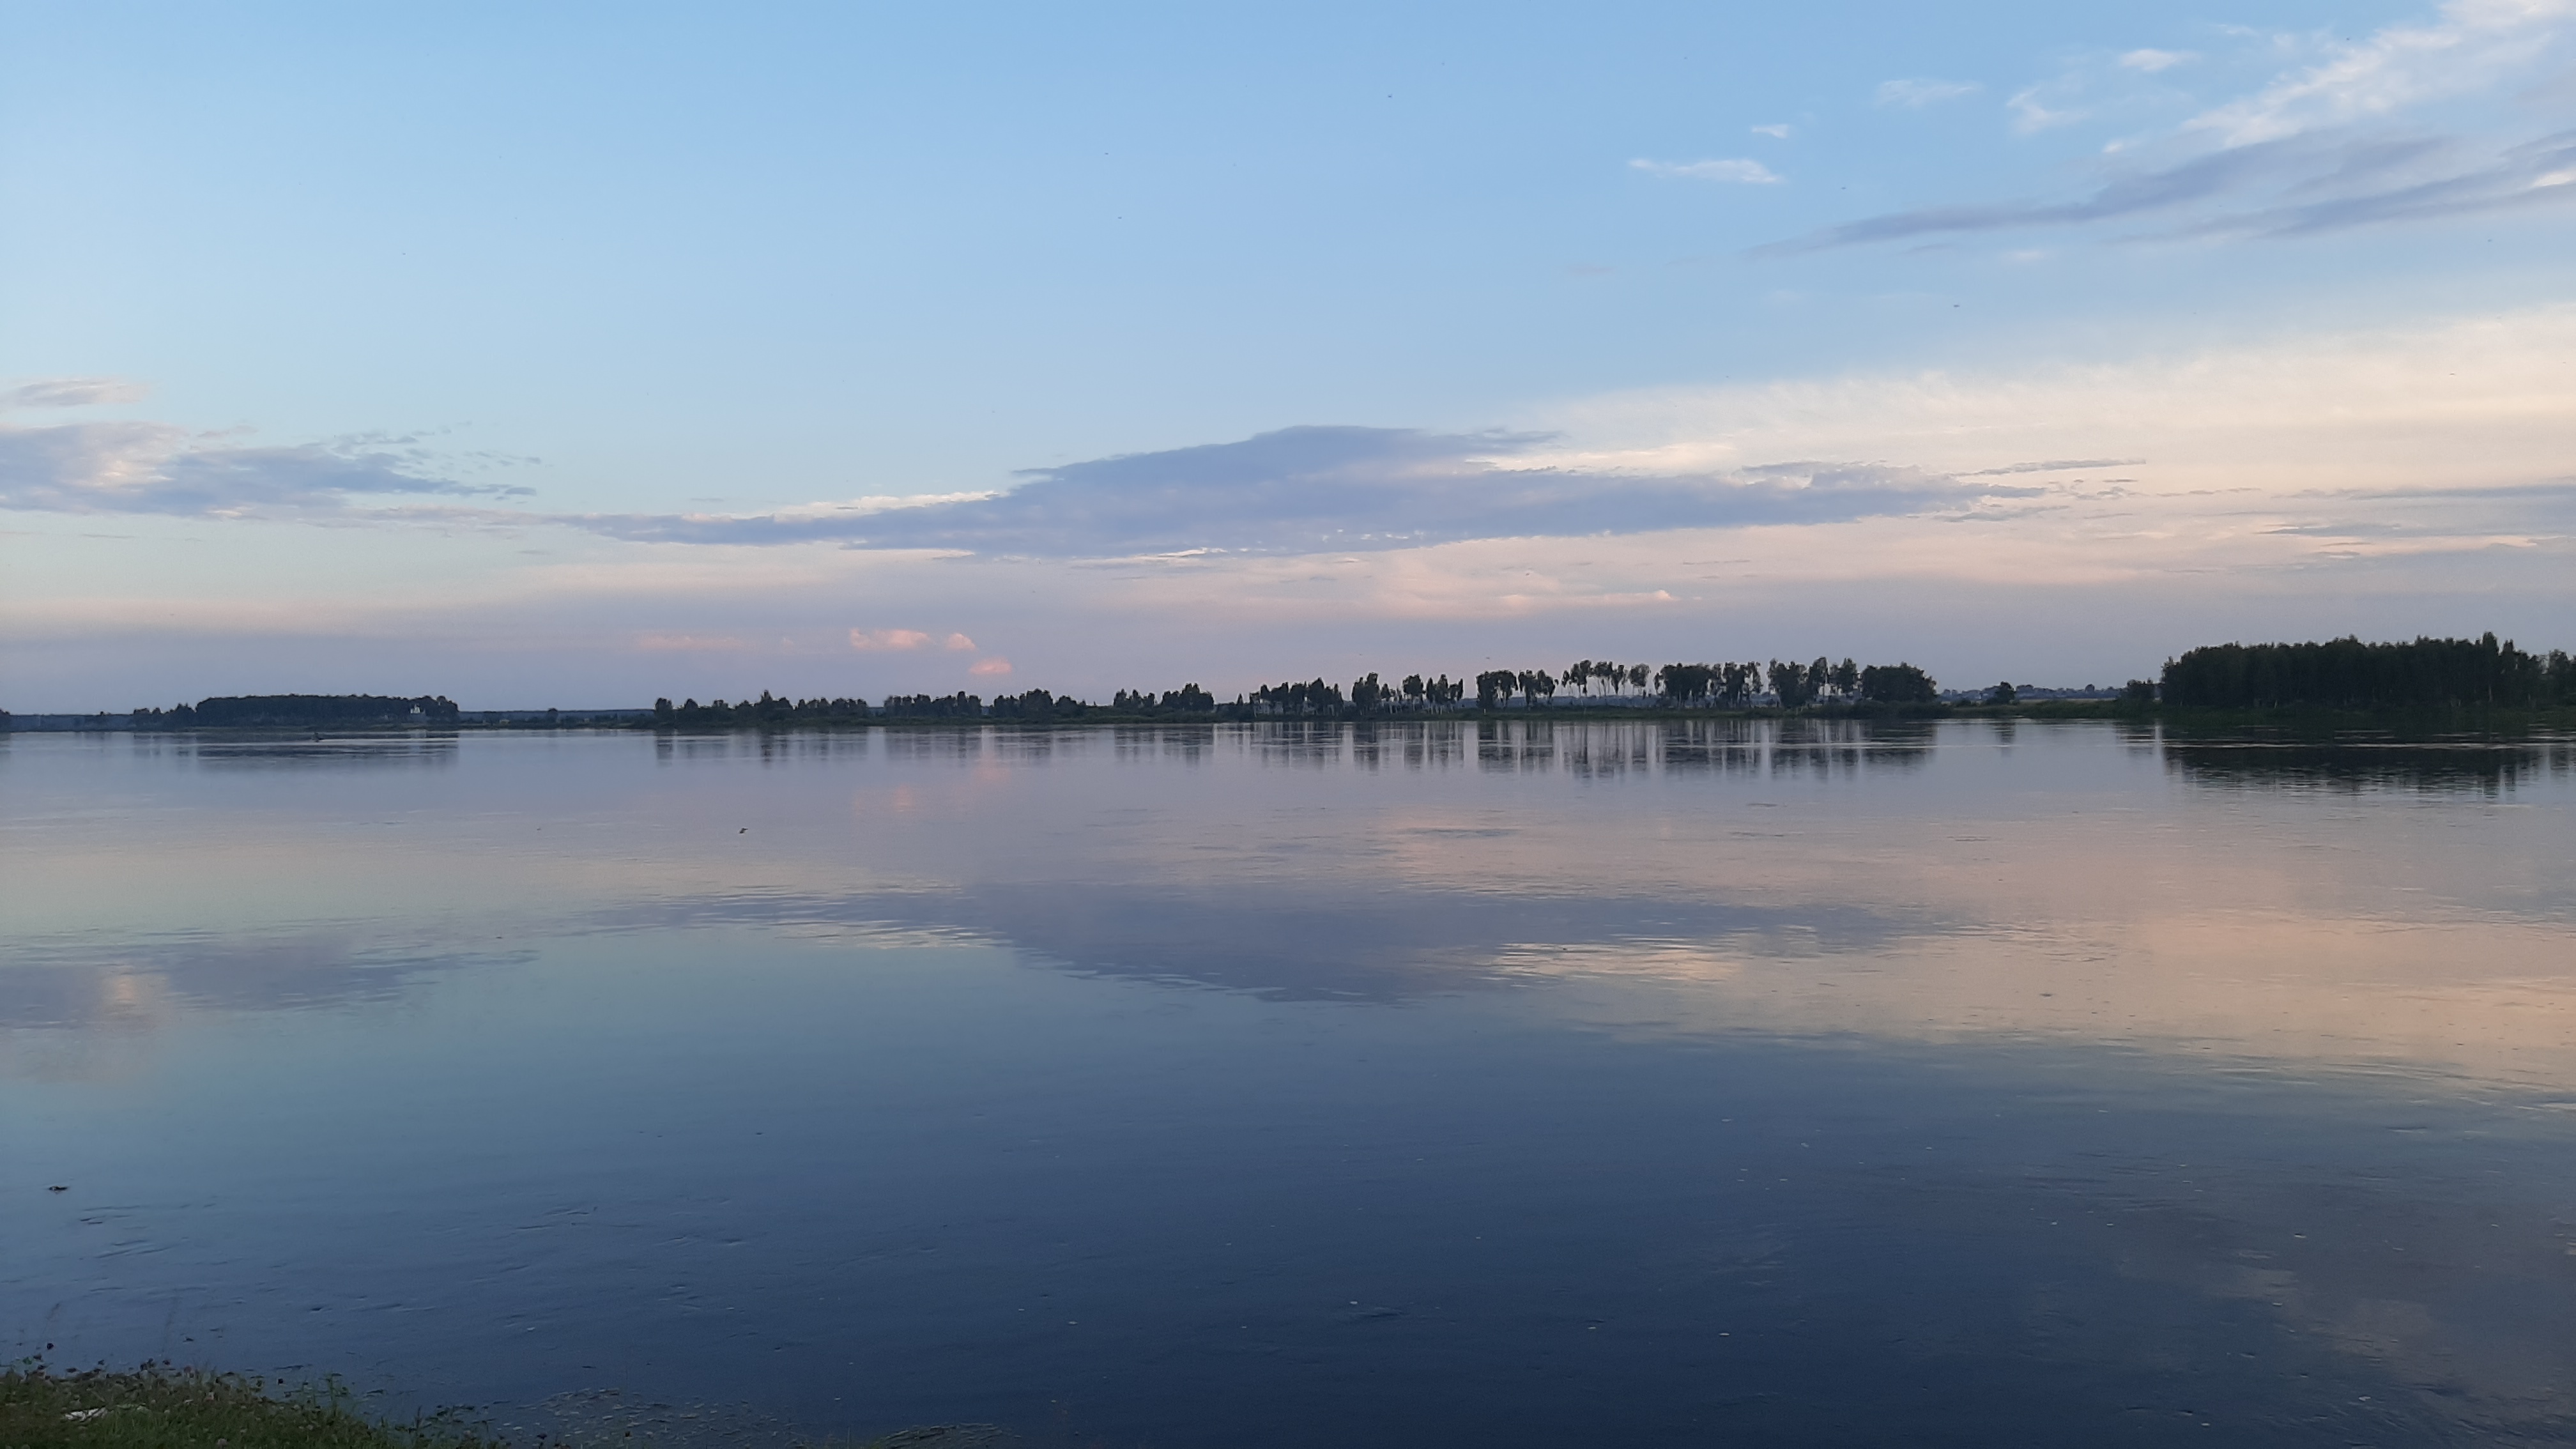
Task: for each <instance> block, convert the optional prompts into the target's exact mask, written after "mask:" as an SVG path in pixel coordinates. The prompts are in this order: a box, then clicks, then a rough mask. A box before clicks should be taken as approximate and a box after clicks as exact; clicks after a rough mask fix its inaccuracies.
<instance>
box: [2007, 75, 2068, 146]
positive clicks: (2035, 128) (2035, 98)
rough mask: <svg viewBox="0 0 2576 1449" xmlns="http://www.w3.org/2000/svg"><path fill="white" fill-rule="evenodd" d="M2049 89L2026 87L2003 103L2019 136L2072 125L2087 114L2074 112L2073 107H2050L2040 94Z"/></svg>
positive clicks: (2046, 87) (2047, 87) (2045, 87)
mask: <svg viewBox="0 0 2576 1449" xmlns="http://www.w3.org/2000/svg"><path fill="white" fill-rule="evenodd" d="M2051 89H2054V87H2050V86H2030V87H2026V88H2025V89H2022V90H2019V91H2015V92H2014V93H2013V95H2012V98H2011V99H2010V100H2007V101H2005V102H2004V105H2005V106H2006V107H2007V108H2009V109H2010V110H2011V111H2012V113H2013V130H2014V131H2016V132H2018V133H2019V134H2021V135H2024V136H2028V135H2031V134H2033V133H2035V132H2039V131H2046V130H2052V129H2054V128H2056V127H2059V126H2068V125H2073V124H2074V123H2075V122H2077V121H2080V120H2083V119H2084V117H2085V115H2086V114H2087V113H2086V112H2083V111H2079V110H2076V109H2074V108H2073V107H2067V108H2064V109H2058V108H2055V107H2052V106H2050V105H2049V104H2048V103H2047V102H2046V101H2045V100H2043V99H2042V98H2041V93H2042V92H2043V91H2047V90H2051Z"/></svg>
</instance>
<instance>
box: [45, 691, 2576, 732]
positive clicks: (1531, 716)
mask: <svg viewBox="0 0 2576 1449" xmlns="http://www.w3.org/2000/svg"><path fill="white" fill-rule="evenodd" d="M490 713H502V712H501V711H491V712H490ZM507 713H509V714H511V715H513V716H519V717H516V718H510V719H501V720H460V721H457V722H455V723H445V722H442V723H438V724H433V725H421V724H351V725H342V726H337V727H320V728H316V727H312V726H302V725H168V724H151V723H142V724H138V723H136V722H135V720H134V718H133V717H132V716H130V715H20V716H16V717H15V718H14V719H12V720H11V721H10V722H9V723H7V724H6V725H0V735H5V734H28V735H39V734H93V735H94V734H142V735H153V736H160V737H175V736H213V737H217V738H235V739H248V738H267V739H306V740H311V739H316V738H319V739H322V740H335V739H363V738H375V739H394V738H403V737H410V736H424V735H426V736H446V735H464V734H503V733H519V734H554V733H562V732H566V731H581V732H585V733H593V734H657V735H672V736H713V735H739V734H771V735H774V734H852V733H857V732H859V731H864V730H871V729H890V730H904V731H921V730H930V731H954V730H981V729H1000V730H1006V731H1009V732H1011V733H1015V734H1030V733H1053V732H1060V731H1070V730H1084V729H1092V728H1097V727H1122V728H1133V727H1139V726H1155V727H1176V726H1177V727H1190V728H1197V727H1213V726H1216V725H1238V724H1301V725H1326V724H1329V725H1346V724H1347V725H1413V724H1487V723H1505V722H1510V721H1521V722H1524V723H1527V722H1537V723H1545V724H1560V723H1561V724H1607V723H1619V722H1623V721H1627V722H1648V721H1652V722H1657V723H1666V722H1673V721H1688V720H1727V721H1761V720H1772V721H1784V722H1786V721H1818V722H1832V723H1844V722H1855V721H1857V722H1925V721H1939V720H1949V719H1983V720H2036V721H2048V720H2127V721H2130V722H2133V723H2139V724H2165V725H2170V726H2177V727H2183V728H2188V729H2206V728H2251V727H2262V728H2282V727H2289V728H2295V729H2300V730H2303V731H2321V730H2322V731H2331V730H2340V729H2385V728H2389V727H2391V726H2404V725H2410V724H2411V725H2417V726H2440V725H2448V726H2452V727H2460V726H2467V727H2471V728H2476V729H2495V728H2505V729H2521V728H2532V727H2540V726H2560V727H2567V728H2576V706H2558V707H2553V708H2537V709H2535V708H2498V707H2489V706H2473V705H2458V706H2449V707H2422V706H2416V707H2405V708H2389V709H2371V710H2360V709H2323V708H2316V707H2312V706H2300V705H2284V706H2279V707H2275V708H2266V709H2226V708H2195V707H2184V706H2174V705H2144V706H2141V705H2138V704H2134V703H2131V702H2128V701H2125V700H2117V699H2107V700H2105V699H2050V700H2034V701H2031V702H2029V703H2025V704H1903V705H1829V706H1821V707H1813V706H1811V707H1808V708H1804V709H1794V710H1784V709H1780V708H1778V707H1776V706H1757V707H1753V708H1744V709H1693V708H1686V707H1672V706H1663V705H1639V706H1601V705H1580V704H1574V705H1542V706H1539V707H1537V708H1535V709H1533V708H1527V707H1520V708H1511V709H1497V710H1477V709H1464V710H1405V711H1400V712H1397V713H1392V714H1371V715H1351V714H1347V713H1345V714H1338V715H1332V714H1310V715H1292V714H1255V713H1251V712H1249V711H1245V710H1242V709H1240V708H1239V707H1237V706H1224V707H1221V708H1220V709H1218V710H1215V711H1203V712H1190V713H1153V714H1137V713H1117V712H1112V711H1109V710H1097V711H1094V712H1090V713H1086V714H1083V715H1081V716H1078V717H1069V718H1067V717H1058V718H1030V717H1019V716H1010V715H983V716H972V717H969V716H925V715H870V716H868V717H866V718H834V719H795V720H773V721H748V720H747V721H739V722H716V721H692V722H690V723H687V724H668V723H662V722H660V721H657V720H656V719H655V718H654V717H653V712H652V711H650V710H619V711H613V712H612V711H607V710H599V711H588V710H581V711H576V710H563V711H560V712H558V713H557V715H556V717H555V718H554V719H552V720H547V719H544V718H542V717H540V716H542V715H543V714H544V713H545V712H544V711H516V710H513V711H508V712H507Z"/></svg>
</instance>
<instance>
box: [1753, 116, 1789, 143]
mask: <svg viewBox="0 0 2576 1449" xmlns="http://www.w3.org/2000/svg"><path fill="white" fill-rule="evenodd" d="M1746 129H1748V130H1750V131H1752V133H1753V134H1754V135H1757V136H1769V137H1771V138H1772V139H1773V140H1775V141H1786V140H1788V139H1789V137H1790V136H1791V135H1792V134H1793V131H1792V128H1791V127H1790V125H1789V123H1788V122H1786V121H1774V122H1772V123H1771V124H1770V125H1767V126H1751V127H1747V128H1746Z"/></svg>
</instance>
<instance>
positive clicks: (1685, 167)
mask: <svg viewBox="0 0 2576 1449" xmlns="http://www.w3.org/2000/svg"><path fill="white" fill-rule="evenodd" d="M1628 164H1629V165H1630V166H1632V167H1634V168H1635V169H1637V170H1639V171H1643V172H1645V173H1647V174H1648V175H1651V176H1687V177H1689V178H1690V179H1692V180H1694V181H1738V182H1743V183H1746V184H1748V185H1754V186H1770V185H1774V184H1777V183H1778V181H1779V180H1780V178H1779V177H1778V176H1777V175H1774V174H1773V173H1772V170H1771V168H1770V167H1768V166H1765V165H1763V164H1762V163H1761V162H1759V161H1747V160H1742V159H1735V160H1726V161H1643V160H1640V161H1631V162H1629V163H1628Z"/></svg>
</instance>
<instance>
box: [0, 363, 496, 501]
mask: <svg viewBox="0 0 2576 1449" xmlns="http://www.w3.org/2000/svg"><path fill="white" fill-rule="evenodd" d="M16 394H17V395H33V396H36V397H38V398H40V399H49V400H48V401H41V402H39V403H35V404H30V405H31V406H59V407H70V406H87V405H89V404H91V403H96V402H106V401H119V400H123V399H126V398H130V397H133V396H137V395H139V393H138V392H137V391H135V390H132V389H131V388H130V386H129V385H126V384H118V383H112V382H107V381H103V380H98V379H77V380H72V381H66V382H60V383H43V384H28V385H26V386H23V387H21V388H19V389H17V390H16ZM66 399H76V401H67V400H66ZM441 461H442V460H440V459H438V458H436V457H434V456H433V455H432V453H431V451H430V450H429V449H427V448H426V447H423V446H421V445H420V443H419V440H418V439H415V438H407V437H403V438H385V437H359V438H343V439H336V440H332V441H327V442H319V443H304V444H293V445H286V446H277V447H244V446H240V445H238V444H236V443H233V442H231V441H230V438H229V436H228V435H207V434H201V433H192V432H189V431H188V430H186V429H183V428H178V427H173V426H171V425H169V424H167V423H153V422H86V423H57V424H52V425H48V426H44V427H21V426H16V425H13V424H5V423H0V508H7V509H22V510H39V511H44V512H52V513H165V514H177V515H181V516H185V517H200V518H246V517H312V516H317V515H339V514H341V513H342V512H343V511H344V510H346V509H347V508H348V505H349V504H350V502H351V500H353V499H358V498H368V497H382V496H397V495H413V496H445V497H509V496H515V495H523V494H525V493H527V492H528V491H529V490H528V489H525V488H519V487H510V486H500V485H484V484H470V483H464V482H460V481H458V480H456V479H454V478H451V477H447V476H444V473H445V470H444V469H442V468H440V467H439V464H440V463H441ZM484 461H486V462H488V461H492V460H488V459H487V460H484Z"/></svg>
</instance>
